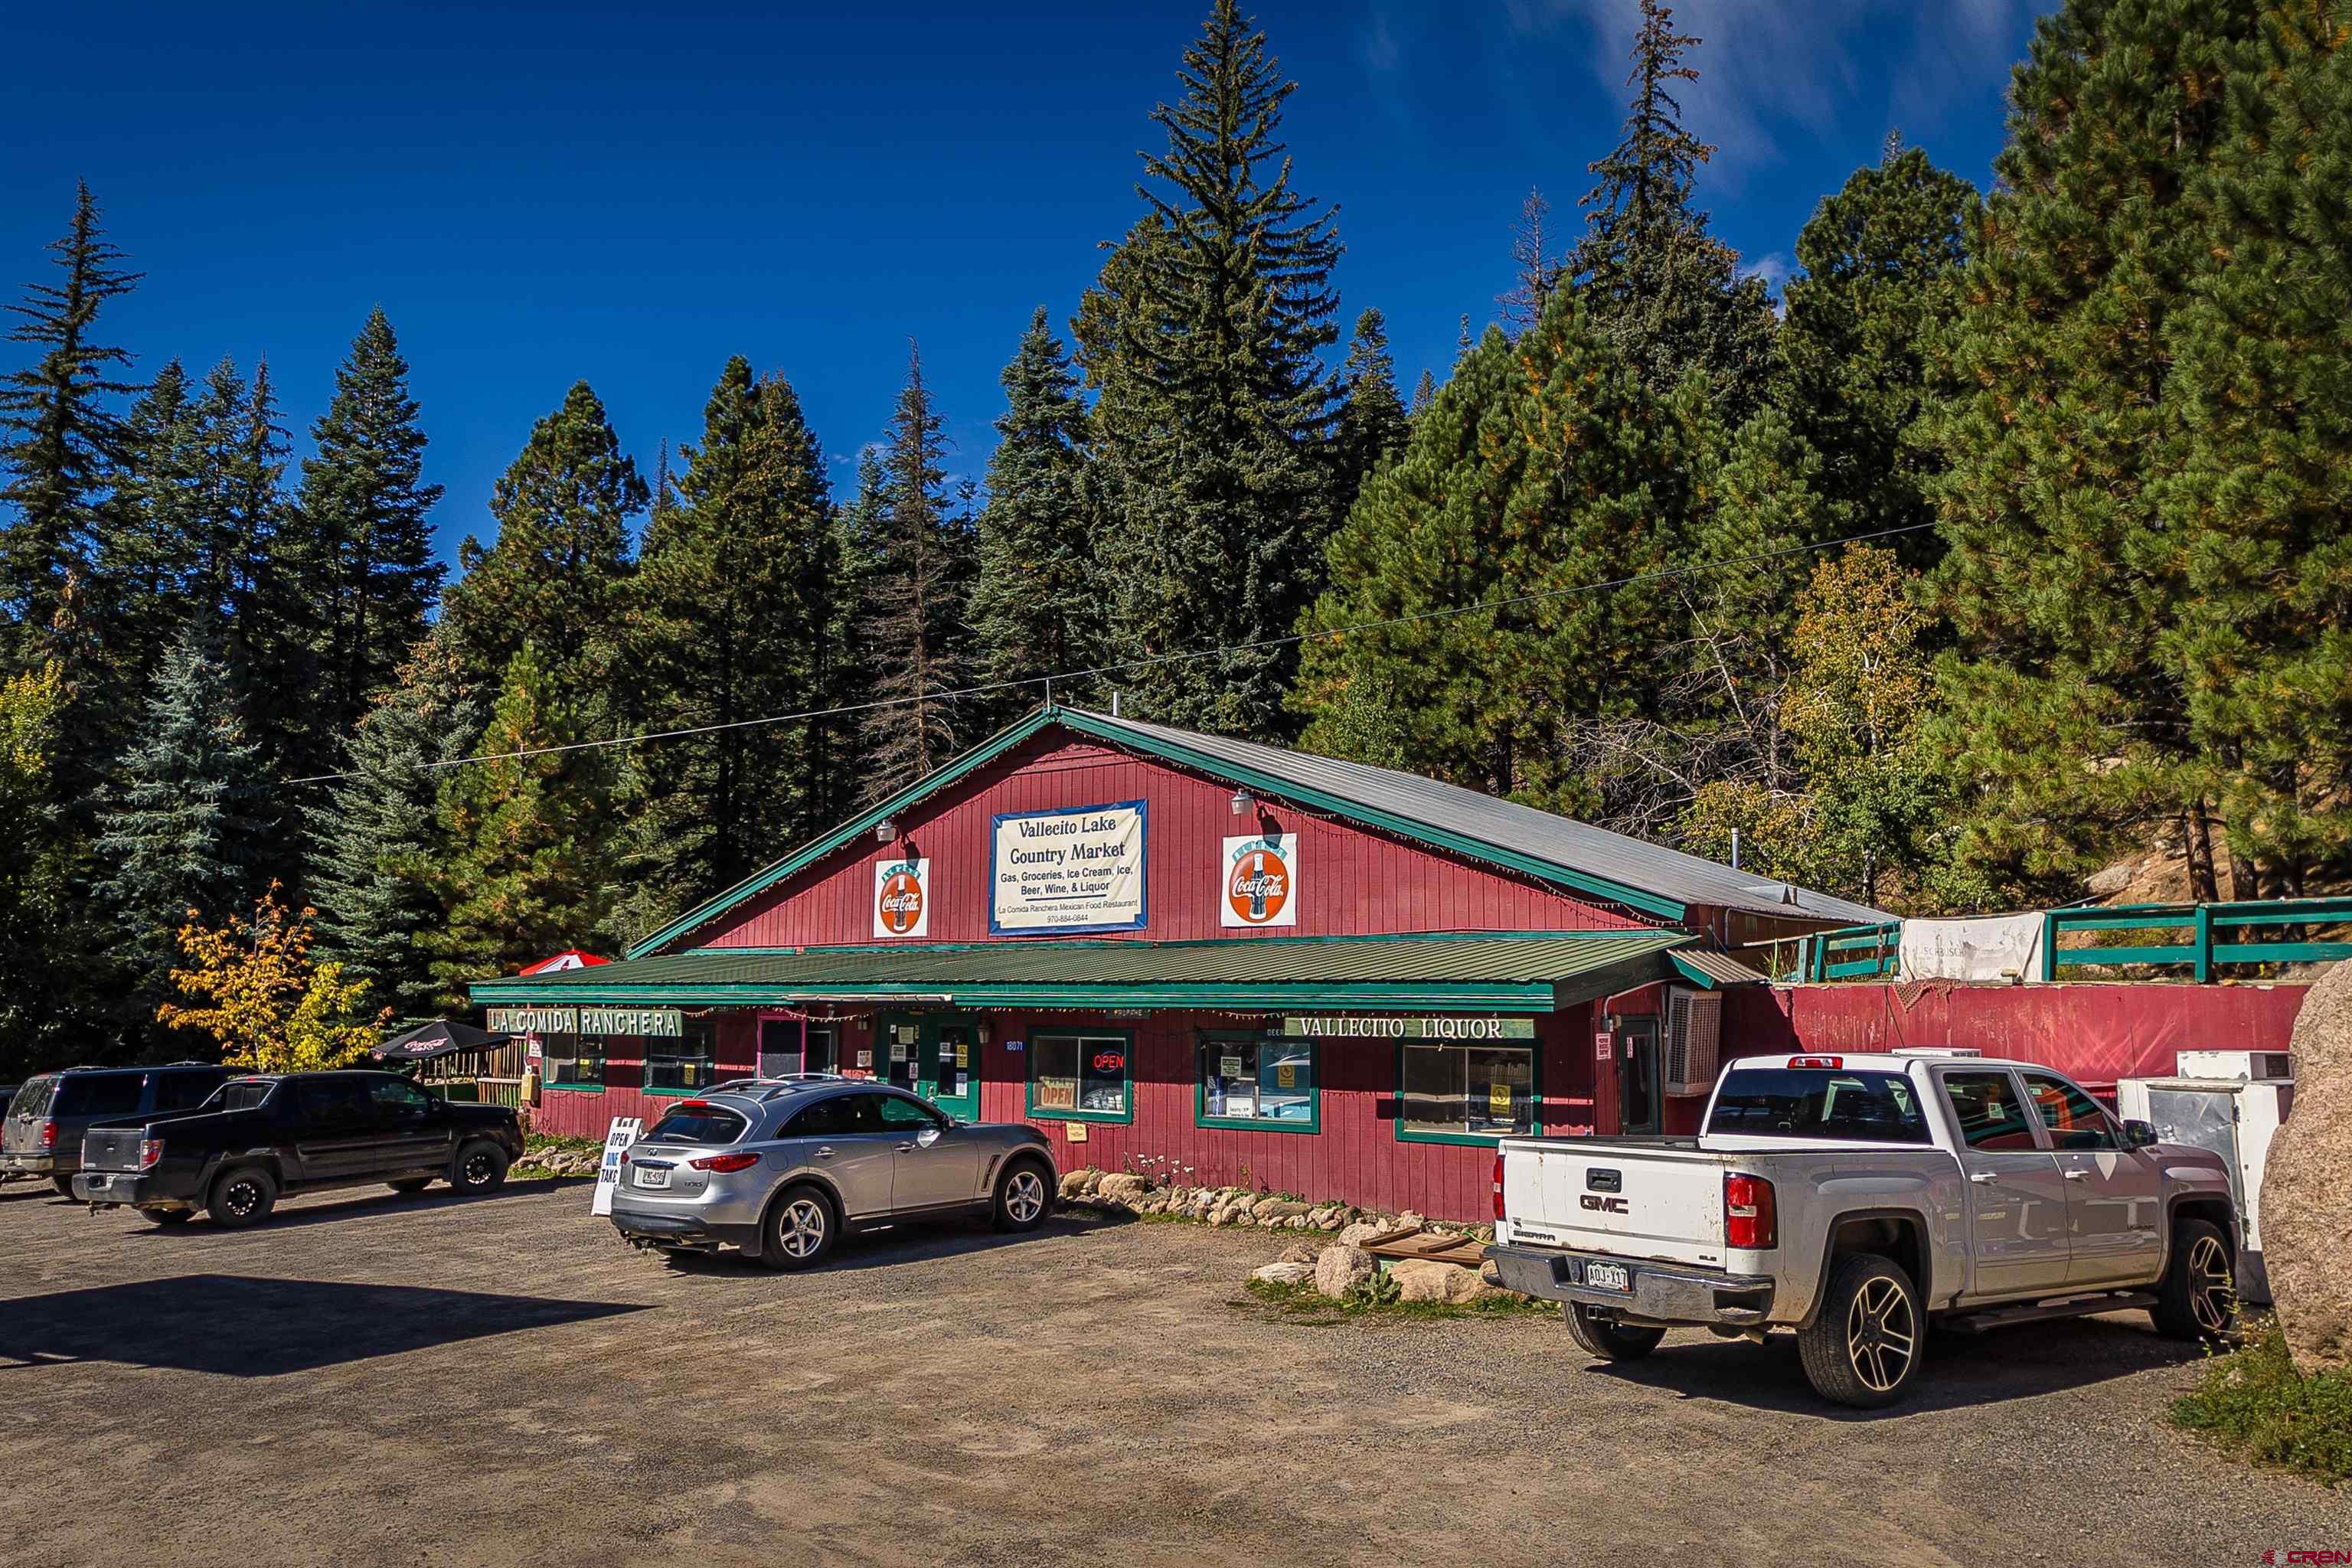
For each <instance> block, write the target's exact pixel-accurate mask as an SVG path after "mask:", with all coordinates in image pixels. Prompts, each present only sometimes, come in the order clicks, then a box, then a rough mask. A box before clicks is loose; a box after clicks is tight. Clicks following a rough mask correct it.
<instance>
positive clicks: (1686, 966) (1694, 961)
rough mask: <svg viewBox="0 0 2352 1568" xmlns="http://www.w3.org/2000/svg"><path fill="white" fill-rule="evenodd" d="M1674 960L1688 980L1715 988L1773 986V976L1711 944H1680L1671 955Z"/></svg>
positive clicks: (1677, 967) (1676, 966) (1711, 989)
mask: <svg viewBox="0 0 2352 1568" xmlns="http://www.w3.org/2000/svg"><path fill="white" fill-rule="evenodd" d="M1670 962H1672V963H1673V964H1674V966H1675V968H1676V969H1679V970H1681V971H1682V972H1683V975H1684V977H1685V979H1688V980H1691V981H1695V982H1696V983H1697V984H1701V985H1704V986H1706V988H1707V989H1708V990H1710V991H1713V990H1716V989H1717V988H1719V987H1722V986H1725V985H1769V984H1772V977H1771V976H1770V975H1769V974H1767V973H1764V972H1763V971H1762V970H1760V969H1753V968H1750V967H1749V966H1748V965H1747V964H1745V963H1740V962H1739V960H1738V959H1736V958H1734V957H1732V956H1731V954H1729V953H1727V952H1717V951H1716V950H1715V949H1714V948H1711V947H1679V948H1676V949H1675V951H1674V952H1673V953H1672V954H1671V955H1670Z"/></svg>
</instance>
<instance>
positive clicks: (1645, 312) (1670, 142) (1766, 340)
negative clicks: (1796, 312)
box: [1564, 0, 1773, 426]
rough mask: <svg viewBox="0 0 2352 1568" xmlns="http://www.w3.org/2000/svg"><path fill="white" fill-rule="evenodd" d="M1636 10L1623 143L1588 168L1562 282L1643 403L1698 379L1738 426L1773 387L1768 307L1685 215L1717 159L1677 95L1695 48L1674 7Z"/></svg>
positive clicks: (1758, 289) (1690, 75) (1699, 215)
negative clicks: (1691, 126)
mask: <svg viewBox="0 0 2352 1568" xmlns="http://www.w3.org/2000/svg"><path fill="white" fill-rule="evenodd" d="M1641 5H1642V26H1641V27H1640V30H1639V31H1638V32H1637V33H1636V35H1635V37H1634V40H1633V70H1632V72H1631V74H1630V75H1628V77H1627V78H1626V82H1627V85H1628V86H1630V87H1632V88H1633V100H1632V101H1631V103H1630V104H1629V105H1628V106H1627V110H1626V115H1625V126H1624V133H1623V135H1622V138H1621V139H1620V140H1619V142H1618V143H1617V145H1616V146H1615V147H1613V148H1612V149H1611V150H1610V152H1609V153H1608V155H1607V156H1606V157H1602V158H1599V159H1596V160H1594V162H1593V163H1591V165H1590V169H1591V173H1592V174H1593V175H1594V176H1595V177H1596V179H1597V181H1598V183H1597V184H1595V185H1594V186H1593V188H1592V189H1591V192H1590V193H1588V194H1587V195H1585V197H1584V199H1583V201H1582V202H1581V203H1580V205H1581V206H1582V207H1583V208H1584V212H1585V232H1584V234H1583V236H1582V237H1581V238H1580V239H1579V240H1578V241H1577V244H1576V247H1575V248H1574V249H1573V250H1571V251H1570V253H1569V257H1568V260H1567V262H1566V263H1565V264H1564V265H1565V273H1566V277H1567V279H1568V280H1569V281H1570V283H1571V284H1572V285H1573V286H1574V287H1575V289H1577V291H1578V292H1579V293H1580V294H1581V295H1583V297H1584V300H1585V305H1586V309H1587V310H1589V311H1590V312H1591V319H1592V321H1593V325H1594V327H1595V328H1596V330H1598V331H1599V332H1600V333H1601V337H1602V339H1603V341H1604V342H1608V343H1610V344H1611V345H1612V346H1613V347H1614V348H1615V349H1616V350H1617V352H1618V353H1621V354H1622V356H1623V357H1624V358H1625V359H1626V360H1627V362H1628V363H1631V364H1633V367H1634V368H1635V370H1636V371H1637V372H1638V374H1640V375H1641V377H1642V381H1643V385H1644V386H1645V387H1647V388H1648V389H1649V392H1650V394H1651V395H1653V396H1654V397H1658V398H1661V399H1663V398H1665V397H1668V396H1671V395H1673V394H1674V393H1675V390H1676V389H1677V388H1678V387H1679V386H1680V385H1681V383H1682V380H1683V378H1684V377H1685V375H1687V374H1690V373H1692V372H1693V371H1696V372H1698V373H1699V374H1702V375H1704V376H1706V378H1707V382H1708V385H1709V390H1710V393H1711V395H1712V396H1713V400H1714V402H1715V405H1716V406H1717V410H1718V411H1719V413H1720V414H1721V416H1722V417H1723V418H1724V420H1725V421H1726V422H1727V424H1730V425H1735V426H1736V425H1738V424H1739V423H1741V422H1742V421H1744V420H1745V419H1746V418H1747V416H1748V415H1749V414H1751V413H1753V412H1754V411H1755V409H1756V408H1757V407H1758V406H1759V404H1760V403H1761V402H1762V400H1763V396H1764V393H1765V390H1766V388H1767V387H1768V386H1769V383H1770V373H1771V368H1772V333H1773V315H1772V303H1771V299H1770V296H1769V293H1768V291H1767V290H1766V288H1765V285H1764V281H1763V279H1760V278H1752V277H1751V278H1745V279H1743V278H1741V277H1740V276H1739V255H1738V252H1737V251H1735V250H1733V249H1732V248H1731V247H1729V246H1727V245H1726V244H1724V243H1723V242H1722V241H1721V240H1719V239H1717V238H1716V237H1715V236H1714V235H1713V234H1712V233H1710V232H1709V230H1708V226H1707V217H1706V214H1705V213H1704V212H1702V211H1700V210H1699V209H1698V208H1697V207H1696V205H1694V197H1695V195H1696V184H1697V180H1698V171H1699V168H1700V166H1701V165H1702V164H1704V163H1706V161H1707V160H1708V159H1709V158H1710V157H1712V156H1713V155H1714V153H1715V149H1714V148H1712V147H1710V146H1708V145H1707V144H1706V142H1701V141H1700V140H1699V139H1698V138H1697V137H1696V136H1694V135H1693V134H1691V132H1690V131H1689V130H1688V129H1687V128H1686V127H1685V125H1684V124H1683V120H1682V104H1681V102H1680V101H1679V100H1677V99H1676V98H1675V92H1674V88H1675V83H1677V82H1685V81H1696V80H1697V79H1698V72H1697V70H1696V68H1693V67H1692V66H1690V65H1689V64H1687V63H1686V61H1685V56H1686V55H1687V54H1688V52H1689V51H1690V50H1691V49H1692V48H1694V47H1696V46H1697V45H1698V44H1699V42H1700V40H1699V39H1697V38H1695V37H1687V36H1685V35H1684V34H1681V33H1677V32H1676V31H1675V15H1674V7H1673V6H1671V5H1665V4H1664V3H1663V0H1641Z"/></svg>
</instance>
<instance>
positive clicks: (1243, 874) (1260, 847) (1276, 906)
mask: <svg viewBox="0 0 2352 1568" xmlns="http://www.w3.org/2000/svg"><path fill="white" fill-rule="evenodd" d="M1218 867H1219V875H1220V876H1222V877H1223V879H1224V884H1225V885H1224V896H1223V899H1222V900H1220V902H1219V904H1218V907H1217V922H1218V924H1220V925H1223V926H1230V927H1239V928H1243V929H1251V928H1261V927H1274V926H1295V925H1297V923H1298V835H1297V834H1296V833H1278V834H1266V833H1259V834H1254V835H1252V836H1250V837H1246V838H1228V839H1226V840H1225V841H1224V854H1223V856H1222V857H1220V858H1219V860H1218Z"/></svg>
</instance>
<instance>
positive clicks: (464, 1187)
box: [394, 1138, 507, 1193]
mask: <svg viewBox="0 0 2352 1568" xmlns="http://www.w3.org/2000/svg"><path fill="white" fill-rule="evenodd" d="M506 1184H507V1152H506V1151H505V1150H504V1149H501V1148H499V1146H498V1145H497V1144H495V1143H493V1142H489V1141H488V1140H487V1139H481V1138H478V1139H476V1140H475V1141H474V1142H471V1143H467V1144H464V1145H461V1146H460V1147H459V1148H458V1150H457V1154H456V1156H455V1157H454V1158H452V1159H451V1160H450V1162H449V1186H450V1189H451V1190H452V1191H455V1192H460V1193H495V1192H497V1191H498V1190H499V1188H500V1187H503V1186H505V1185H506ZM394 1185H395V1186H397V1185H398V1183H394ZM417 1185H419V1186H423V1185H424V1183H422V1182H419V1183H418V1184H417Z"/></svg>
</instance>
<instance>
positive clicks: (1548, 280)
mask: <svg viewBox="0 0 2352 1568" xmlns="http://www.w3.org/2000/svg"><path fill="white" fill-rule="evenodd" d="M1549 216H1551V204H1550V203H1549V202H1548V201H1546V200H1544V195H1543V193H1542V192H1541V191H1539V190H1538V189H1536V188H1535V187H1534V186H1533V185H1530V186H1528V197H1527V200H1525V201H1524V202H1521V203H1520V204H1519V221H1518V222H1517V224H1515V225H1514V226H1512V229H1511V267H1512V277H1511V287H1510V289H1509V291H1508V292H1507V293H1505V294H1503V295H1502V296H1500V297H1499V298H1498V299H1496V301H1495V302H1496V304H1497V305H1499V306H1501V307H1502V321H1503V330H1504V331H1507V332H1508V333H1510V334H1511V335H1512V336H1513V337H1517V335H1518V334H1519V333H1521V332H1524V331H1527V330H1528V328H1529V327H1532V326H1534V325H1535V324H1536V323H1537V322H1538V321H1542V320H1543V313H1544V307H1545V306H1546V305H1547V304H1549V302H1550V300H1551V296H1552V292H1553V290H1554V289H1558V288H1559V281H1560V267H1561V261H1560V258H1559V257H1558V256H1555V255H1554V254H1553V253H1552V250H1551V247H1550V245H1549V242H1548V241H1547V240H1546V239H1545V237H1544V220H1545V219H1546V218H1548V217H1549Z"/></svg>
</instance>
